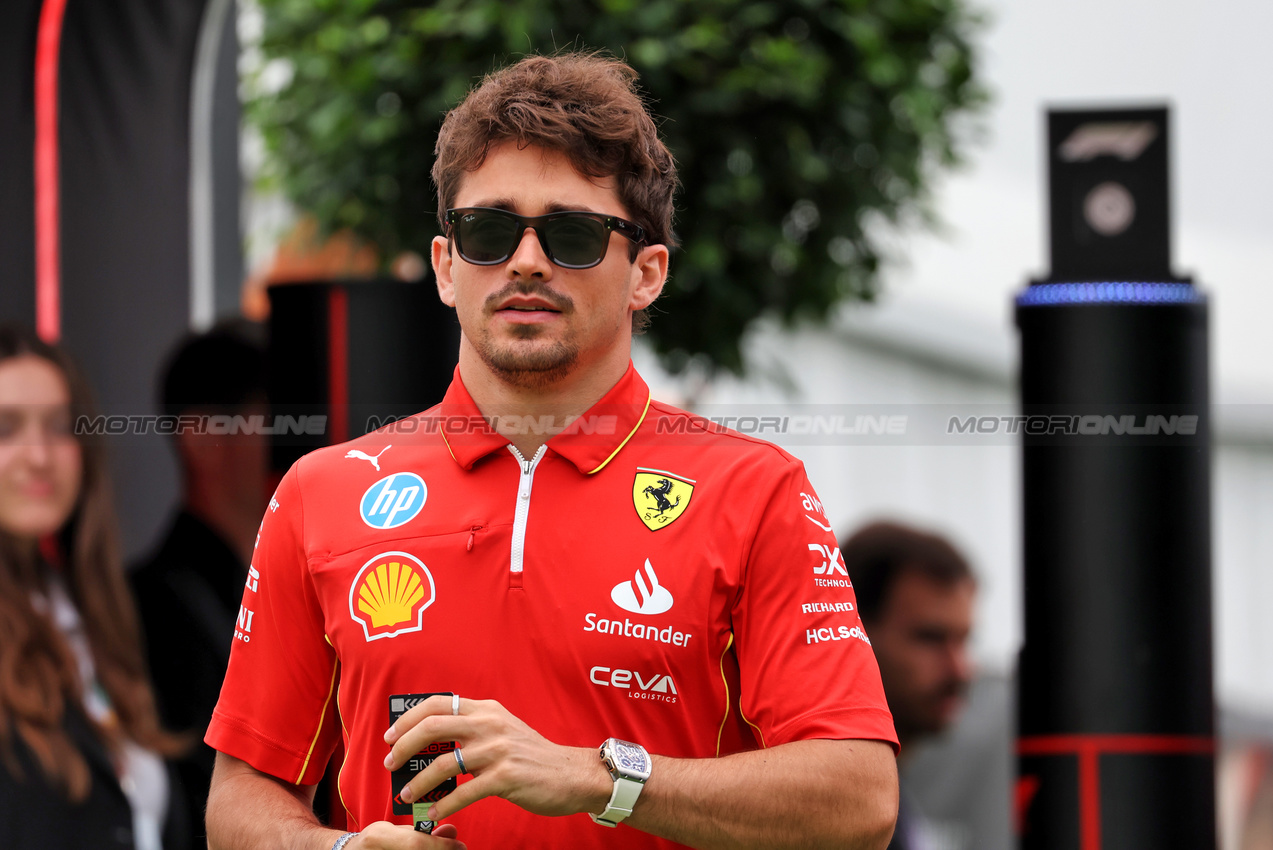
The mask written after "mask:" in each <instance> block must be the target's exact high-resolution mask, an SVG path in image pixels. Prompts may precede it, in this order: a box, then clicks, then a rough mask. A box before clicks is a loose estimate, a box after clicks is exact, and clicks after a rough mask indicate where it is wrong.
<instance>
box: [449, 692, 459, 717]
mask: <svg viewBox="0 0 1273 850" xmlns="http://www.w3.org/2000/svg"><path fill="white" fill-rule="evenodd" d="M451 713H452V714H459V713H460V695H459V694H451Z"/></svg>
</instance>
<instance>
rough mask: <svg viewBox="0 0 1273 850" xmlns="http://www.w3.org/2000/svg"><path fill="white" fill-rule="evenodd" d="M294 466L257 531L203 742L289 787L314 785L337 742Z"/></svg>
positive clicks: (330, 656) (328, 653) (332, 660)
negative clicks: (231, 641) (218, 691)
mask: <svg viewBox="0 0 1273 850" xmlns="http://www.w3.org/2000/svg"><path fill="white" fill-rule="evenodd" d="M304 525H305V513H304V507H303V505H302V499H301V487H300V483H299V472H298V465H294V466H293V467H292V468H291V470H289V471H288V473H287V475H285V476H284V477H283V480H282V482H281V483H280V484H279V486H278V490H277V491H276V492H275V494H274V497H273V498H272V499H271V500H270V506H269V508H268V509H267V510H266V512H265V518H264V519H263V520H262V521H261V529H260V532H259V533H258V535H257V542H256V550H255V552H254V553H253V555H252V566H251V568H250V569H249V572H248V578H247V584H246V586H245V587H244V590H243V603H242V605H240V607H239V615H238V619H237V621H236V624H235V630H234V645H233V648H232V649H231V651H230V666H229V669H228V670H227V671H226V677H225V683H224V684H223V685H222V687H221V697H220V699H219V701H218V702H217V707H216V710H215V711H214V712H213V714H212V722H211V724H210V725H209V727H208V732H207V735H206V736H205V738H204V740H205V741H206V742H207V743H208V744H209V745H210V746H212V747H213V748H214V749H217V750H219V751H221V752H223V753H226V754H227V755H231V756H234V757H235V758H238V759H241V760H243V761H245V762H247V763H248V764H250V765H252V767H254V768H256V769H257V770H259V771H261V772H263V773H268V774H270V775H272V776H276V777H278V778H279V779H282V780H284V781H286V782H291V783H293V784H297V785H312V784H314V783H316V782H318V780H319V778H320V777H321V776H322V775H323V771H324V769H325V768H326V766H327V760H328V758H329V757H330V756H331V753H332V750H333V748H334V747H335V745H336V743H337V741H338V739H339V724H338V721H337V717H336V700H335V693H336V683H337V668H338V664H337V657H336V653H335V651H334V650H333V649H332V647H331V644H330V643H328V641H327V639H326V634H325V630H324V627H323V614H322V609H321V607H320V606H319V604H318V597H317V594H316V593H315V589H314V586H313V582H312V578H311V574H310V571H309V564H308V560H307V558H306V552H305V545H304Z"/></svg>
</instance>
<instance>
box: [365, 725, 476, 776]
mask: <svg viewBox="0 0 1273 850" xmlns="http://www.w3.org/2000/svg"><path fill="white" fill-rule="evenodd" d="M399 722H401V721H399ZM472 734H473V724H472V721H471V720H469V719H468V718H465V717H452V716H450V715H446V716H441V715H431V716H428V717H423V718H421V719H420V722H419V723H417V724H416V725H415V726H413V727H411V728H410V729H407V730H406V731H404V732H403V733H402V735H401V736H400V737H399V738H398V739H397V740H396V741H394V743H393V746H392V747H390V748H389V754H388V755H387V756H386V757H385V767H387V768H389V769H390V770H397V769H398V768H400V767H402V766H403V765H404V764H406V763H407V760H408V759H410V758H411V757H412V756H414V755H415V754H416V753H419V752H422V751H423V750H424V748H425V747H427V746H429V744H433V743H437V742H438V741H466V740H469V738H470V737H471V736H472Z"/></svg>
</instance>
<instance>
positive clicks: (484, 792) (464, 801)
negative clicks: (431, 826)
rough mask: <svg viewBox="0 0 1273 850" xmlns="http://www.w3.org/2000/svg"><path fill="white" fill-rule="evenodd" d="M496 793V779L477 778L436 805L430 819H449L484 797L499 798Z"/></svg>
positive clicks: (461, 785)
mask: <svg viewBox="0 0 1273 850" xmlns="http://www.w3.org/2000/svg"><path fill="white" fill-rule="evenodd" d="M496 791H497V789H496V787H495V780H494V779H492V778H490V777H486V778H481V777H477V776H475V777H473V778H472V779H471V780H469V781H468V782H463V783H461V784H460V787H459V788H456V789H455V790H454V791H452V792H451V793H450V794H447V795H446V796H445V797H443V798H442V799H441V800H438V801H437V802H436V803H434V804H433V806H432V808H430V810H429V811H430V812H432V814H430V815H429V817H430V818H432V819H433V820H442V819H443V818H449V817H450V816H451V815H453V814H455V813H456V812H458V811H459V810H460V809H462V808H464V807H465V806H468V805H472V804H473V803H476V802H477V801H478V800H481V799H482V798H484V797H491V796H497V794H496Z"/></svg>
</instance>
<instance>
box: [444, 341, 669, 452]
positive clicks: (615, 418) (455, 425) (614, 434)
mask: <svg viewBox="0 0 1273 850" xmlns="http://www.w3.org/2000/svg"><path fill="white" fill-rule="evenodd" d="M649 408H650V388H649V386H647V385H646V383H645V381H643V380H642V379H641V376H640V375H638V374H637V371H636V367H634V366H633V365H632V363H631V362H630V361H629V363H628V370H627V371H626V372H624V373H623V377H622V378H620V379H619V382H618V383H617V384H615V385H614V386H613V387H611V388H610V391H609V392H608V393H606V394H605V395H604V396H602V397H601V400H600V401H598V402H597V403H596V404H594V405H593V406H592V407H590V408H588V410H587V412H585V413H584V414H583V415H582V416H580V417H579V418H578V419H576V420H575V421H574V422H572V423H571V424H570V426H569V427H568V428H566V430H564V431H562V432H561V433H560V434H557V435H556V436H554V437H553V438H552V439H550V440H549V441H548V448H549V450H551V451H554V452H556V453H557V454H559V455H561V456H562V457H564V458H565V459H566V460H568V461H570V462H571V463H573V464H574V465H575V468H577V469H578V470H579V471H580V472H582V473H584V474H585V475H592V474H593V473H596V472H600V471H601V470H602V469H603V468H604V467H605V465H606V464H608V463H609V462H610V461H611V460H613V459H614V457H615V456H616V455H617V454H618V453H619V451H620V450H621V449H622V448H623V447H624V446H625V445H627V442H628V440H630V439H632V436H633V435H634V434H635V433H636V432H637V429H638V428H640V427H641V423H642V422H643V421H644V420H645V416H646V413H647V412H648V411H649ZM438 430H439V431H440V432H441V434H442V439H443V441H445V443H446V446H447V448H448V449H449V450H450V452H451V457H452V458H454V459H455V462H456V463H458V464H459V465H460V466H461V467H463V468H464V469H472V468H473V464H475V463H476V462H477V461H478V460H480V459H481V458H483V457H485V456H486V455H488V454H490V453H491V452H493V451H496V450H497V449H502V448H504V447H505V446H507V445H509V441H508V439H507V438H505V437H502V436H500V435H499V434H498V433H496V432H495V431H494V430H493V429H492V428H491V426H490V424H489V423H487V421H486V419H485V417H483V416H482V412H481V411H480V410H479V409H478V407H477V403H476V402H474V401H473V397H472V396H470V395H469V392H468V389H467V388H466V387H465V386H464V381H463V379H461V378H460V369H459V367H458V366H457V367H456V369H455V377H454V378H453V379H452V381H451V386H450V387H449V388H448V389H447V391H446V396H445V397H444V398H443V399H442V407H441V424H440V426H439V429H438Z"/></svg>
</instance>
